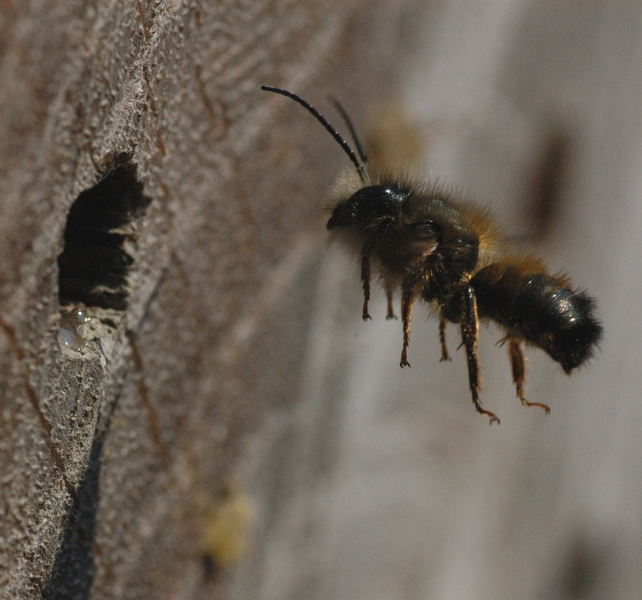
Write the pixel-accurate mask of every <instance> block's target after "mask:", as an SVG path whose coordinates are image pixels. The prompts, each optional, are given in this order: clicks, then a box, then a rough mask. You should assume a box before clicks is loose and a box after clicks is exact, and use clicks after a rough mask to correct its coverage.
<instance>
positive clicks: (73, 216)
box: [58, 154, 151, 310]
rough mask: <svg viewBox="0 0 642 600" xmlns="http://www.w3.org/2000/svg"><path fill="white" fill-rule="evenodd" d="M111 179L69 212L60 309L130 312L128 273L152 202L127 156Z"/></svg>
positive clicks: (120, 157)
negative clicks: (139, 228)
mask: <svg viewBox="0 0 642 600" xmlns="http://www.w3.org/2000/svg"><path fill="white" fill-rule="evenodd" d="M113 164H114V166H113V168H112V170H111V171H110V172H109V174H108V175H107V176H106V177H105V178H104V179H102V180H101V181H100V182H99V183H98V184H97V185H95V186H94V187H93V188H91V189H89V190H85V191H84V192H82V193H81V194H80V196H78V199H77V200H76V201H75V202H74V203H73V204H72V206H71V209H70V210H69V217H68V219H67V226H66V227H65V248H64V251H63V252H62V254H61V255H60V256H59V257H58V268H59V273H60V275H59V277H60V280H59V294H60V304H61V305H65V304H76V303H83V304H85V306H100V307H103V308H115V309H117V310H124V309H125V308H126V307H127V296H128V286H127V273H128V272H129V270H130V269H131V268H132V265H133V264H134V257H133V256H132V254H131V249H132V248H133V247H134V245H135V243H136V231H137V224H138V221H139V219H140V218H141V217H142V216H143V215H144V213H145V210H146V209H147V207H148V206H149V203H150V202H151V198H149V197H147V196H145V195H144V194H143V184H142V183H140V182H139V181H138V178H137V170H136V166H135V165H134V164H133V163H132V162H131V157H129V156H128V155H125V154H121V155H118V156H117V157H115V159H114V163H113Z"/></svg>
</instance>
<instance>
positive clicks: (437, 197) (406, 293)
mask: <svg viewBox="0 0 642 600" xmlns="http://www.w3.org/2000/svg"><path fill="white" fill-rule="evenodd" d="M261 89H263V90H265V91H268V92H275V93H277V94H281V95H283V96H286V97H288V98H291V99H292V100H294V101H295V102H298V103H299V104H300V105H301V106H303V107H304V108H305V109H306V110H307V111H308V112H310V113H311V114H312V115H313V116H314V117H315V118H316V119H317V120H318V121H319V122H320V123H321V125H323V126H324V127H325V128H326V130H327V131H328V132H329V133H330V135H332V137H333V138H334V139H335V140H336V141H337V143H338V144H339V145H340V146H341V148H342V149H343V151H344V152H345V153H346V154H347V155H348V158H349V159H350V160H351V161H352V164H353V165H354V167H355V171H352V169H351V170H350V171H349V172H348V173H346V174H344V175H343V176H342V177H341V178H340V179H339V181H338V183H337V186H336V191H335V195H336V203H335V205H334V208H333V210H332V216H331V217H330V219H329V221H328V225H327V228H328V230H329V231H330V232H331V234H332V235H333V237H336V238H337V239H338V240H339V241H340V242H342V243H343V244H344V245H346V246H347V247H348V248H349V249H351V250H352V251H353V252H354V253H355V254H356V256H357V257H359V259H360V261H361V281H362V284H363V295H364V301H363V312H362V316H363V319H364V320H367V319H370V318H371V317H370V314H369V313H368V301H369V299H370V281H371V278H372V275H373V273H374V274H376V275H377V276H378V278H379V279H380V280H381V282H382V284H383V287H384V289H385V292H386V296H387V299H388V318H394V312H393V307H392V300H393V293H394V292H396V291H397V290H399V291H400V293H401V320H402V325H403V346H402V350H401V362H400V365H401V366H402V367H409V366H410V364H409V362H408V345H409V343H410V321H411V312H412V307H413V304H414V301H415V299H416V298H421V299H422V300H424V301H425V302H426V303H428V304H429V305H430V306H431V307H432V308H433V310H434V311H435V312H436V313H437V315H438V316H439V338H440V341H441V353H442V360H450V357H449V355H448V350H447V347H446V323H448V322H450V323H455V324H458V325H459V326H460V328H461V336H462V345H463V346H464V348H465V350H466V359H467V363H468V379H469V384H470V391H471V394H472V399H473V404H474V405H475V408H476V409H477V412H479V413H481V414H483V415H486V416H487V417H489V418H490V422H491V423H492V422H493V421H495V422H497V423H499V419H498V418H497V416H496V415H495V414H493V413H492V412H490V411H488V410H486V409H485V408H484V407H483V406H482V402H481V399H480V396H479V392H480V389H481V377H480V367H479V356H478V351H477V344H478V337H479V322H480V320H482V321H487V320H491V321H494V322H495V323H497V324H498V325H499V326H500V327H502V328H503V329H504V331H505V333H506V335H505V337H504V338H503V339H502V342H504V343H506V344H507V345H508V355H509V359H510V363H511V369H512V375H513V381H514V383H515V388H516V391H517V396H518V397H519V399H520V400H521V402H522V404H524V405H525V406H539V407H541V408H543V409H544V410H545V411H546V412H547V413H548V412H550V409H549V408H548V406H546V405H545V404H541V403H538V402H529V401H528V400H527V399H526V398H525V396H524V355H523V352H522V349H523V345H524V343H526V344H530V345H532V346H537V347H539V348H541V349H542V350H544V351H545V352H546V353H548V354H549V356H550V357H551V358H552V359H553V360H555V361H556V362H558V363H559V364H560V365H561V366H562V369H564V372H565V373H567V374H570V373H571V372H572V371H573V370H574V369H576V368H577V367H579V366H580V365H582V364H583V363H585V362H586V361H587V360H588V359H589V358H590V357H591V356H592V355H593V352H594V350H595V348H596V345H597V343H598V342H599V340H600V338H601V336H602V326H601V325H600V323H599V322H598V321H597V319H596V318H595V316H594V314H593V311H594V309H595V301H594V300H593V299H592V298H591V297H590V296H589V295H588V294H587V293H586V292H585V291H583V290H579V289H577V288H574V287H573V286H572V284H571V282H570V279H569V278H568V277H567V276H566V275H563V274H559V273H558V274H552V273H550V272H549V271H548V269H547V267H546V265H545V264H544V262H543V261H542V260H541V259H540V258H538V257H536V256H534V255H532V254H525V253H520V252H515V251H511V250H510V249H509V248H507V247H506V246H505V245H504V244H503V242H502V235H501V232H500V231H499V229H498V228H497V227H496V226H495V225H494V224H493V222H492V220H491V219H490V217H489V215H488V214H487V213H486V212H485V211H483V210H482V209H480V208H479V207H477V206H475V205H473V204H470V203H465V202H459V201H457V200H456V199H455V198H452V197H451V196H450V195H449V193H448V192H447V190H445V189H444V188H443V187H439V186H434V185H430V184H428V183H422V182H418V181H412V180H411V179H410V178H408V177H406V176H403V175H400V174H397V173H394V172H390V171H389V170H387V169H385V168H381V167H377V166H372V165H369V164H367V158H366V155H365V153H364V152H363V149H362V146H361V144H360V143H359V139H358V137H357V135H356V133H355V129H354V127H353V125H352V123H351V121H350V119H349V117H348V115H347V114H346V112H345V111H344V110H343V109H342V107H341V106H340V105H339V104H338V103H337V102H336V101H335V102H334V104H335V106H336V107H337V109H338V110H339V112H340V114H341V116H342V118H343V120H344V121H345V123H346V125H347V126H348V128H349V130H350V133H351V135H352V139H353V141H354V144H355V147H356V150H357V153H358V156H357V154H356V153H355V151H354V150H353V149H352V148H351V147H350V145H349V144H348V143H347V142H346V140H345V139H343V138H342V137H341V135H339V133H338V132H337V130H336V129H335V128H334V127H333V126H332V125H331V124H330V123H329V122H328V121H327V119H325V117H323V115H321V114H320V113H319V112H318V111H317V110H316V109H315V108H314V107H313V106H312V105H311V104H310V103H308V102H306V101H305V100H304V99H303V98H301V97H300V96H298V95H296V94H294V93H293V92H289V91H287V90H284V89H281V88H277V87H273V86H268V85H264V86H262V87H261Z"/></svg>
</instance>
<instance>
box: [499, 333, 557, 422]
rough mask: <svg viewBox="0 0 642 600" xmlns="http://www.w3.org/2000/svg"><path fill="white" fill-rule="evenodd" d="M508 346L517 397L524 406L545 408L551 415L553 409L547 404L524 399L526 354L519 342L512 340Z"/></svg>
mask: <svg viewBox="0 0 642 600" xmlns="http://www.w3.org/2000/svg"><path fill="white" fill-rule="evenodd" d="M509 341H510V343H509V345H508V356H509V357H510V366H511V370H512V371H513V382H514V383H515V390H516V391H517V397H518V398H519V399H520V400H521V401H522V404H523V405H524V406H539V407H540V408H543V409H544V410H545V411H546V413H547V414H548V413H550V412H551V409H550V408H549V407H548V406H546V404H541V403H540V402H529V401H528V400H526V398H524V372H525V369H524V354H523V353H522V346H521V344H520V343H519V341H518V340H516V339H514V338H510V340H509Z"/></svg>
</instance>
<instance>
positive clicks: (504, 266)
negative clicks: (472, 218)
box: [470, 262, 602, 373]
mask: <svg viewBox="0 0 642 600" xmlns="http://www.w3.org/2000/svg"><path fill="white" fill-rule="evenodd" d="M470 285H472V287H473V289H474V290H475V295H476V297H477V305H478V310H479V316H480V317H481V318H488V319H493V320H494V321H497V322H498V323H500V324H501V325H503V326H504V327H506V328H507V329H508V330H509V334H510V335H512V336H514V337H517V338H523V339H525V340H527V341H529V342H531V343H532V344H534V345H536V346H539V347H540V348H542V349H543V350H545V351H546V352H548V354H549V355H550V356H551V357H552V358H553V359H554V360H556V361H557V362H559V363H560V364H561V365H562V368H563V369H564V371H565V372H567V373H569V372H570V371H572V370H573V369H574V368H576V367H578V366H580V365H581V364H582V363H583V362H585V361H586V360H587V359H588V358H590V356H591V355H592V354H593V350H594V348H595V345H596V344H597V342H598V341H599V340H600V338H601V336H602V327H601V325H600V324H599V323H598V321H597V319H596V318H595V316H594V315H593V309H594V307H595V302H594V301H593V299H592V298H590V297H589V296H588V295H587V294H586V293H585V292H583V291H574V290H573V289H571V288H570V287H568V283H567V282H566V280H564V279H563V278H561V277H552V276H551V275H549V274H548V273H545V272H536V271H535V272H533V271H530V270H528V269H520V266H519V263H517V265H516V264H509V263H508V262H506V263H503V262H502V263H495V264H492V265H489V266H488V267H485V268H484V269H481V270H480V271H479V272H477V273H476V274H475V276H474V277H473V278H472V279H471V281H470Z"/></svg>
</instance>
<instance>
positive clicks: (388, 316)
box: [386, 285, 397, 319]
mask: <svg viewBox="0 0 642 600" xmlns="http://www.w3.org/2000/svg"><path fill="white" fill-rule="evenodd" d="M386 298H387V299H388V313H387V314H386V319H396V318H397V315H395V311H394V309H393V308H392V290H391V289H390V286H389V285H386Z"/></svg>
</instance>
